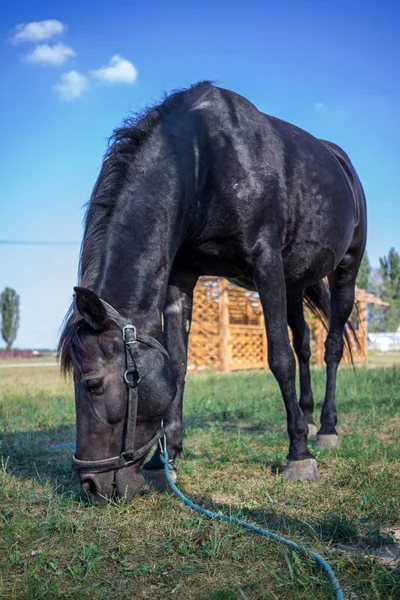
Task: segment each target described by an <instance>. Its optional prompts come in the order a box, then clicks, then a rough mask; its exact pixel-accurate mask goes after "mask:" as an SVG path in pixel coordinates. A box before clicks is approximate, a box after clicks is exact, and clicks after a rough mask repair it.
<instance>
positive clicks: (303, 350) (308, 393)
mask: <svg viewBox="0 0 400 600" xmlns="http://www.w3.org/2000/svg"><path fill="white" fill-rule="evenodd" d="M287 315H288V323H289V327H290V329H291V330H292V334H293V347H294V350H295V352H296V355H297V360H298V364H299V372H300V400H299V404H300V408H301V410H302V411H303V414H304V417H305V419H306V422H307V425H308V435H309V436H313V437H314V436H315V435H316V433H317V427H316V425H315V423H314V418H313V411H314V398H313V393H312V388H311V375H310V358H311V350H310V330H309V327H308V325H307V323H306V321H305V319H304V307H303V294H302V293H298V294H291V295H288V297H287Z"/></svg>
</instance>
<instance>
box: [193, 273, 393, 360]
mask: <svg viewBox="0 0 400 600" xmlns="http://www.w3.org/2000/svg"><path fill="white" fill-rule="evenodd" d="M367 303H374V304H380V305H387V304H386V303H385V302H382V300H379V299H378V298H376V297H375V296H373V295H372V294H368V293H367V292H365V291H364V290H359V289H356V309H355V310H354V311H353V315H352V317H351V321H352V324H353V327H354V328H355V330H356V332H357V337H358V341H359V344H360V347H359V349H357V348H353V353H354V356H355V360H358V361H365V360H366V358H367V335H366V305H367ZM306 320H307V322H308V325H309V327H310V337H311V350H312V362H313V363H314V364H322V363H323V358H324V342H325V338H326V331H325V329H324V327H323V326H322V325H321V323H319V322H318V321H317V320H316V319H315V318H314V317H313V315H312V314H310V313H309V312H308V311H306ZM207 368H214V369H217V370H220V371H233V370H239V369H265V368H267V340H266V335H265V327H264V318H263V314H262V309H261V304H260V301H259V298H258V294H257V293H256V292H249V291H247V290H244V289H243V288H239V287H237V286H235V285H232V284H231V283H229V282H228V281H227V280H226V279H220V278H216V277H204V278H201V279H200V280H199V282H198V284H197V286H196V289H195V293H194V307H193V321H192V328H191V333H190V339H189V356H188V369H189V370H200V369H207Z"/></svg>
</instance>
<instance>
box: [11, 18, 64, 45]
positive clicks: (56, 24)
mask: <svg viewBox="0 0 400 600" xmlns="http://www.w3.org/2000/svg"><path fill="white" fill-rule="evenodd" d="M65 30H66V26H65V25H64V24H63V23H61V21H57V20H56V19H49V20H47V21H33V22H32V23H20V24H19V25H17V26H16V28H15V34H14V37H13V40H14V42H15V43H16V44H18V43H19V42H43V41H44V40H49V39H50V38H52V37H53V36H54V35H58V34H60V33H63V32H64V31H65Z"/></svg>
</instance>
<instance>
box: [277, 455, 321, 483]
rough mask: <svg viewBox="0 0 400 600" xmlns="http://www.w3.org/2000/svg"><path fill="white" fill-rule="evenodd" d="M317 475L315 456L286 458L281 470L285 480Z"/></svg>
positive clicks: (304, 478)
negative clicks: (294, 458) (295, 458)
mask: <svg viewBox="0 0 400 600" xmlns="http://www.w3.org/2000/svg"><path fill="white" fill-rule="evenodd" d="M317 477H318V468H317V461H316V460H315V458H305V459H303V460H288V461H287V462H286V467H285V468H284V470H283V478H284V479H286V481H298V480H307V479H316V478H317Z"/></svg>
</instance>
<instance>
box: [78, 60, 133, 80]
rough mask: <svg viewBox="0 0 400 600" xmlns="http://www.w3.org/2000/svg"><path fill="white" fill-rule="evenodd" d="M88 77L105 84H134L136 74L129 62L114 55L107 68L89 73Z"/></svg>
mask: <svg viewBox="0 0 400 600" xmlns="http://www.w3.org/2000/svg"><path fill="white" fill-rule="evenodd" d="M90 75H91V76H92V77H94V78H95V79H98V80H99V81H102V82H105V83H135V81H136V79H137V76H138V72H137V70H136V68H135V67H134V65H133V64H132V63H131V62H130V61H129V60H126V59H125V58H122V56H119V54H115V56H113V57H112V58H111V60H110V62H109V64H108V66H107V67H102V68H101V69H96V70H95V71H91V72H90Z"/></svg>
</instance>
